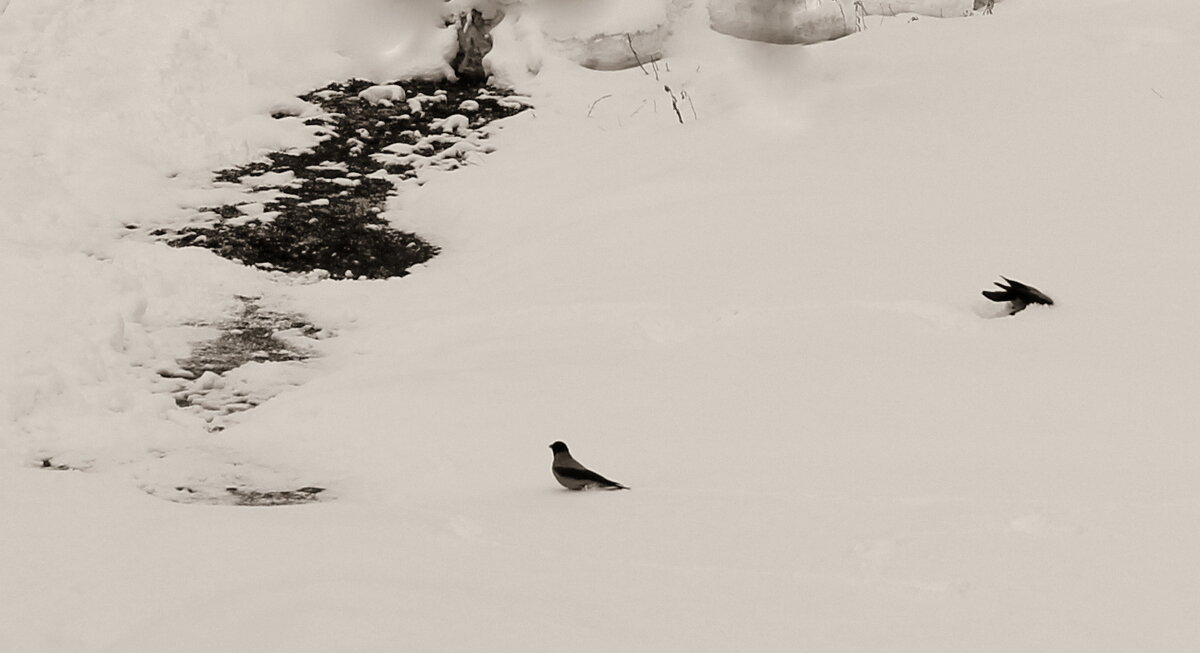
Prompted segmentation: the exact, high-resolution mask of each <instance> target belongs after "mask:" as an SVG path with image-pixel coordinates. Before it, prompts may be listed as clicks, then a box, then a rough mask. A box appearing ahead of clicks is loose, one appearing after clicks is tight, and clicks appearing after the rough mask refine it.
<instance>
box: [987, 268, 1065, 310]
mask: <svg viewBox="0 0 1200 653" xmlns="http://www.w3.org/2000/svg"><path fill="white" fill-rule="evenodd" d="M1000 278H1001V279H1004V280H1005V281H1007V282H1008V285H1005V284H1002V283H1000V282H998V281H997V282H996V283H995V285H996V286H998V287H999V288H1000V290H985V291H983V296H984V297H987V298H988V299H990V300H992V301H994V302H1008V305H1009V311H1008V314H1009V315H1016V314H1017V313H1020V312H1021V311H1023V310H1025V307H1026V306H1029V305H1030V304H1045V305H1047V306H1053V305H1054V300H1053V299H1050V296H1049V295H1047V294H1046V293H1044V292H1042V291H1040V290H1038V289H1037V288H1034V287H1033V286H1027V285H1025V284H1023V283H1021V282H1020V281H1013V280H1012V279H1009V278H1008V277H1003V276H1002V277H1000Z"/></svg>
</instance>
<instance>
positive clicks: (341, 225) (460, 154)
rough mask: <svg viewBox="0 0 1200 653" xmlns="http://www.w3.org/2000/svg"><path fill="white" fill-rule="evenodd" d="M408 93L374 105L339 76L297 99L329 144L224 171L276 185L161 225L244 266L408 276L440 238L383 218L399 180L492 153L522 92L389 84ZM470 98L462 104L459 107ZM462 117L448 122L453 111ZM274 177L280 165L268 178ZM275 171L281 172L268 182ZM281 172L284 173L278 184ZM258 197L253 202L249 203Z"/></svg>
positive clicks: (171, 238) (234, 179)
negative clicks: (258, 197)
mask: <svg viewBox="0 0 1200 653" xmlns="http://www.w3.org/2000/svg"><path fill="white" fill-rule="evenodd" d="M394 83H395V84H396V85H398V86H401V87H402V88H403V89H404V91H405V92H406V95H407V99H406V100H404V101H394V102H371V101H368V100H366V99H363V98H360V97H359V93H360V92H361V91H364V90H365V89H367V88H368V87H371V86H373V84H372V83H371V82H367V81H363V80H350V81H348V82H345V83H335V84H330V85H329V86H326V87H325V88H322V89H320V90H317V91H313V92H312V93H308V94H306V95H302V96H300V99H302V100H304V101H305V102H307V103H309V104H310V105H312V106H313V107H314V109H313V110H312V111H309V112H306V113H305V116H308V117H303V116H297V115H292V114H290V113H287V112H277V113H275V114H273V117H274V118H276V119H278V120H303V121H304V123H305V124H307V125H309V126H312V127H317V128H319V130H320V132H321V135H322V136H323V140H321V141H320V142H319V143H318V144H317V145H316V146H314V147H313V148H311V149H310V150H304V151H288V152H275V153H272V154H270V155H268V157H267V159H266V160H263V161H255V162H253V163H249V164H246V165H244V166H238V167H236V168H229V169H226V170H219V171H217V172H216V173H215V175H214V180H215V181H216V182H224V183H238V184H242V185H245V186H246V187H247V188H248V189H250V190H254V191H271V190H274V191H278V194H277V195H276V196H275V197H274V199H272V200H270V201H268V202H264V203H261V204H259V203H249V202H248V203H245V204H241V205H230V204H226V205H222V206H213V207H203V208H201V209H200V211H201V213H200V222H199V223H197V224H193V225H190V226H186V227H183V228H181V229H178V230H177V231H174V232H172V231H168V230H158V231H156V232H154V235H155V236H159V237H163V238H165V240H166V241H167V242H168V243H169V244H171V245H174V246H177V247H185V246H193V245H194V246H199V247H205V248H208V249H211V250H213V251H215V252H216V253H218V254H220V255H221V256H223V257H226V258H230V259H236V260H240V261H241V262H243V263H245V264H247V265H254V266H259V267H263V268H266V269H276V270H281V271H284V272H312V271H315V270H324V271H327V272H328V273H330V275H332V276H333V277H335V278H371V279H382V278H388V277H397V276H404V275H405V274H406V273H407V270H408V269H409V268H410V267H412V266H414V265H418V264H420V263H424V262H425V261H427V260H429V259H430V258H432V257H433V256H434V255H435V254H437V252H438V248H437V246H435V245H433V244H431V243H428V242H426V241H425V240H423V239H422V238H421V237H419V236H417V235H415V234H411V233H407V232H403V231H399V230H396V229H393V228H392V227H391V226H389V224H388V222H387V220H385V219H383V218H382V217H380V213H382V212H383V210H384V208H385V204H386V202H387V198H388V196H389V195H390V194H392V193H393V192H394V190H395V184H396V183H397V182H399V181H402V180H404V179H411V178H413V177H416V176H417V174H418V173H417V171H418V169H420V168H426V167H433V168H437V169H443V170H453V169H455V168H457V167H459V166H461V165H463V163H464V162H465V161H466V160H467V157H468V156H470V155H472V154H474V153H486V152H488V151H490V148H489V147H487V146H485V145H483V144H482V141H483V140H484V139H486V137H487V134H486V133H485V132H483V131H481V128H482V127H483V126H485V125H487V124H488V123H490V122H492V121H493V120H497V119H500V118H505V117H508V116H511V115H514V114H516V113H518V112H520V111H522V110H523V109H525V108H526V107H527V106H528V104H527V103H526V102H525V101H524V99H523V98H519V97H516V96H512V95H510V94H508V93H507V92H505V91H499V90H496V89H491V88H488V87H486V86H479V85H472V84H464V83H449V82H411V81H410V82H394ZM464 102H465V103H466V104H464ZM455 115H458V116H462V118H456V119H452V121H451V122H450V123H446V119H447V118H450V117H451V116H455ZM267 173H285V174H284V175H282V176H281V175H268V176H267V177H266V178H263V175H265V174H267ZM273 178H274V179H273ZM279 179H283V181H278V180H279ZM251 204H253V206H251Z"/></svg>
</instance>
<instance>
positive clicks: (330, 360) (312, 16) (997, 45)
mask: <svg viewBox="0 0 1200 653" xmlns="http://www.w3.org/2000/svg"><path fill="white" fill-rule="evenodd" d="M435 4H436V3H435ZM1150 4H1153V5H1154V6H1153V7H1151V6H1149V5H1150ZM4 5H5V3H3V2H0V8H2V9H3V13H2V14H0V228H2V229H3V238H0V276H2V277H3V278H4V279H5V283H3V284H0V305H2V306H3V307H4V316H5V318H4V319H3V320H2V321H0V325H2V326H0V357H2V358H0V361H2V367H0V393H2V401H0V651H6V652H7V651H13V652H21V653H25V652H33V653H50V652H55V653H57V652H63V653H93V652H106V653H140V652H145V653H167V652H170V653H176V652H179V653H182V652H193V651H194V652H197V653H198V652H211V651H237V652H241V651H246V652H251V651H254V652H258V651H268V650H271V651H273V650H279V651H293V652H306V651H313V652H317V651H320V652H349V651H354V652H367V651H371V652H375V651H380V652H383V651H389V652H390V651H397V650H405V651H522V652H525V651H549V650H556V651H561V650H567V651H574V652H578V653H582V652H584V651H602V650H603V651H620V650H624V651H655V652H658V651H689V652H695V651H739V650H746V651H796V650H806V651H872V652H888V653H891V652H899V651H912V652H931V651H937V652H947V653H949V652H961V651H970V652H981V651H997V652H1001V651H1003V652H1012V651H1055V652H1065V651H1079V652H1085V651H1086V652H1097V651H1111V652H1127V651H1181V652H1182V651H1195V650H1196V649H1197V647H1200V619H1197V618H1196V615H1197V614H1200V556H1198V554H1197V551H1200V438H1198V437H1197V435H1198V434H1200V409H1197V407H1196V397H1197V396H1200V346H1197V344H1196V333H1197V332H1198V329H1200V309H1198V308H1197V304H1196V301H1195V298H1196V297H1197V296H1200V274H1197V271H1198V270H1197V253H1196V243H1197V242H1200V208H1197V207H1200V186H1198V185H1197V183H1196V180H1197V173H1198V172H1200V163H1198V162H1197V149H1196V143H1198V142H1200V122H1197V120H1196V116H1197V113H1198V110H1200V109H1198V107H1200V6H1197V5H1196V4H1195V3H1191V2H1184V1H1183V0H1163V2H1159V3H1135V2H1129V1H1125V0H1059V1H1058V2H1035V1H1034V0H1007V1H1006V2H1004V3H1002V4H1001V5H998V6H997V9H996V13H995V14H994V15H992V16H986V17H985V16H977V17H973V18H968V19H953V20H938V19H933V18H925V17H922V18H921V19H919V20H916V21H910V20H909V18H908V17H903V16H902V17H897V18H887V19H884V18H880V17H876V16H872V17H869V18H868V21H867V23H868V29H867V30H866V31H865V32H862V33H859V34H856V35H853V36H851V37H848V38H845V39H842V40H839V41H835V42H831V43H826V44H822V45H819V46H809V47H799V46H772V45H765V44H757V43H751V42H745V41H738V40H735V39H731V38H729V37H724V36H720V35H717V34H714V33H712V32H710V31H708V30H706V29H704V28H703V25H702V24H700V25H695V24H690V22H702V21H703V16H702V15H699V16H696V15H692V16H690V17H688V18H686V19H685V23H688V24H682V25H681V26H680V28H679V29H678V30H677V33H676V38H675V40H674V41H673V43H672V47H671V50H670V51H671V54H670V55H669V56H668V58H667V59H666V60H665V61H663V62H660V63H659V65H658V73H659V75H660V79H657V80H656V79H655V78H654V77H652V76H649V75H645V74H643V72H642V71H640V70H638V69H637V68H634V69H632V70H626V71H622V72H594V71H587V70H583V69H580V68H578V67H576V66H574V65H571V64H569V63H568V62H566V61H563V60H561V59H558V58H556V57H555V55H554V54H553V52H552V51H550V50H549V49H546V48H543V47H541V46H540V45H539V44H537V43H533V42H528V43H523V44H511V43H510V44H509V45H508V46H503V47H502V44H501V43H498V45H497V48H498V50H500V52H501V53H502V54H503V55H504V57H506V59H504V61H506V62H519V65H518V63H513V64H512V66H513V69H510V70H508V71H507V72H509V73H511V76H512V77H514V78H516V79H518V80H519V81H520V83H521V86H520V90H521V91H522V92H523V93H525V94H527V95H529V96H531V97H532V98H533V101H534V103H535V105H536V108H535V109H534V110H533V111H529V112H525V113H523V114H521V115H519V116H517V117H516V118H513V119H511V120H510V121H507V124H506V125H505V127H504V129H501V130H498V131H497V132H496V133H495V135H494V136H493V141H492V142H493V143H494V144H495V145H496V146H497V147H498V151H497V152H496V153H494V154H491V155H488V156H487V157H483V158H480V159H479V160H478V161H477V163H478V164H479V165H473V166H467V167H465V168H463V169H461V170H459V171H455V172H453V173H447V174H445V175H442V176H438V177H436V178H433V179H432V180H431V181H429V182H428V183H426V184H425V185H424V186H421V187H416V186H411V187H407V188H405V189H404V191H403V193H402V194H401V195H400V196H398V197H397V198H396V199H395V202H394V205H393V208H394V210H393V211H392V212H391V213H390V214H389V215H390V217H391V219H392V220H393V222H394V223H395V225H396V226H397V227H399V228H403V229H407V230H412V231H415V232H417V233H419V234H421V235H423V236H424V237H426V238H428V239H429V240H431V241H432V242H434V243H436V244H437V245H439V246H441V247H442V249H443V252H442V254H441V255H439V256H438V257H436V258H435V259H433V260H432V261H431V262H430V263H429V264H428V265H427V266H426V267H424V268H422V269H420V270H417V271H416V272H415V273H414V274H412V275H411V276H409V277H406V278H403V279H393V280H389V281H364V282H323V283H317V284H300V283H288V282H286V281H283V280H280V279H278V278H273V277H271V276H269V275H266V274H264V273H261V272H256V271H253V270H249V269H246V268H242V267H240V266H238V265H236V264H234V263H231V262H228V261H224V260H221V259H218V258H217V257H215V256H214V255H212V254H211V253H209V252H207V251H202V250H196V249H182V250H181V249H171V248H168V247H166V246H163V245H158V244H151V243H146V242H142V241H141V240H139V239H136V238H124V237H123V235H124V234H125V233H126V230H125V229H124V225H126V224H137V225H143V226H145V225H153V224H156V223H160V222H161V223H168V222H170V221H171V220H173V219H175V218H178V216H179V215H181V214H182V213H183V212H185V211H186V210H187V209H188V208H189V207H195V206H197V205H199V204H201V203H203V201H204V200H205V198H206V197H209V196H210V195H211V193H212V192H214V191H212V190H206V185H207V182H208V179H209V172H210V171H211V170H213V169H215V168H218V167H222V166H228V165H233V164H238V163H242V162H245V161H247V160H249V159H251V158H253V157H255V156H256V155H258V154H260V153H262V152H264V151H266V150H268V149H273V148H279V147H285V146H296V145H303V144H304V143H305V142H306V141H305V139H306V138H308V136H307V132H296V131H291V130H290V129H289V128H288V127H287V126H286V125H287V121H273V120H271V119H270V118H269V113H270V111H271V109H272V107H274V106H279V105H282V104H286V103H288V102H289V100H290V98H292V97H293V96H294V95H296V94H298V93H302V92H304V91H307V90H311V89H313V88H317V87H319V86H321V85H323V84H325V83H327V82H330V81H335V80H340V79H344V78H347V77H350V76H352V75H358V76H365V77H371V78H374V79H377V80H379V81H389V80H391V79H394V78H396V77H400V76H404V75H407V74H422V75H428V74H436V72H437V71H438V70H439V67H440V66H441V65H442V63H441V62H442V55H443V52H444V48H445V47H446V45H447V43H448V41H447V40H446V39H445V38H443V37H444V33H441V32H437V31H436V30H435V27H436V26H437V25H440V22H439V19H438V17H437V16H436V12H435V13H434V14H430V13H429V12H428V11H426V9H427V7H425V6H419V7H418V6H417V5H416V3H401V2H391V1H385V0H344V1H343V2H340V3H337V6H336V8H335V7H334V5H333V3H328V2H321V1H319V0H302V1H300V0H289V1H288V2H284V1H283V0H260V1H258V2H254V3H234V2H226V1H223V0H195V1H192V2H188V3H146V2H137V1H135V0H111V1H109V2H102V3H101V2H92V1H90V0H10V1H9V2H7V6H6V7H5V6H4ZM650 13H653V12H650ZM535 19H536V16H533V15H529V16H526V17H524V18H521V19H520V20H518V19H517V18H516V17H515V16H514V15H510V17H509V19H508V20H510V21H512V22H510V23H509V27H507V28H505V30H508V31H507V32H505V31H501V32H499V33H500V34H502V35H503V34H505V33H507V34H521V35H524V36H525V37H526V38H532V36H531V35H532V34H533V33H535V30H533V29H532V28H531V26H532V25H536V20H535ZM606 20H612V16H611V15H609V16H607V17H606ZM608 27H611V25H609V26H608ZM505 47H507V48H508V49H505ZM531 63H535V64H537V65H529V64H531ZM527 65H529V67H532V68H535V69H539V70H540V74H539V75H537V76H536V77H532V76H529V75H527V74H526V70H525V67H526V66H527ZM664 85H667V86H669V87H670V89H671V90H672V93H673V94H674V95H675V97H676V99H677V101H679V102H680V109H681V114H682V116H683V118H684V120H685V124H683V125H680V124H679V121H678V119H677V117H676V115H675V113H674V111H673V110H672V108H671V96H670V95H669V94H668V93H667V92H666V91H664V90H663V86H664ZM684 94H686V98H685V97H684ZM1001 274H1003V275H1007V276H1009V277H1012V278H1015V279H1019V280H1022V281H1025V282H1028V283H1031V284H1034V285H1036V286H1038V287H1039V288H1041V289H1042V290H1044V291H1046V292H1047V293H1048V294H1050V295H1051V296H1052V297H1054V299H1055V300H1056V302H1057V304H1056V305H1055V306H1054V307H1052V308H1044V307H1036V306H1035V307H1032V308H1030V309H1028V310H1026V311H1024V312H1023V313H1021V314H1020V315H1018V316H1016V317H1012V318H1007V317H1006V318H996V317H995V316H996V315H997V314H998V312H999V311H998V308H997V307H996V306H995V305H993V304H990V303H989V302H987V301H986V300H984V299H983V298H982V297H980V296H979V291H980V290H983V289H985V288H987V287H989V286H990V284H991V282H992V281H994V280H997V279H998V278H999V277H998V275H1001ZM235 295H250V296H262V300H261V303H262V304H263V305H264V306H265V307H267V308H278V309H280V310H289V311H300V312H303V313H305V314H306V315H308V316H309V317H310V318H311V319H312V320H313V321H314V322H316V323H317V324H318V325H319V326H321V327H324V328H326V329H329V330H331V331H332V332H335V333H336V337H333V338H330V339H326V340H322V341H319V342H318V343H316V346H317V347H318V349H319V353H320V354H321V356H320V357H319V358H317V359H314V360H312V361H310V362H308V363H306V364H303V365H297V364H294V363H288V364H282V363H281V364H268V365H262V366H260V367H258V368H255V369H253V370H250V371H246V372H244V373H243V374H244V375H245V378H246V379H247V380H248V381H249V382H254V383H257V384H259V385H260V386H269V387H271V388H273V390H274V391H278V392H279V394H278V396H276V397H275V398H274V399H272V400H271V401H269V402H267V403H266V404H264V405H262V406H261V407H259V408H256V409H254V410H252V411H248V412H245V413H241V414H239V415H238V416H236V418H234V419H233V422H234V424H233V425H232V426H230V427H229V428H227V429H226V430H224V431H221V432H219V433H210V432H208V431H207V430H206V428H205V424H204V422H203V420H202V419H200V418H199V417H198V416H197V415H196V414H194V413H192V412H189V411H185V410H180V409H179V408H178V407H176V405H175V403H174V401H173V400H172V398H171V396H170V395H169V394H166V393H165V392H164V391H163V384H164V383H165V382H166V381H165V380H164V379H162V378H161V377H160V376H159V375H158V374H157V372H158V371H160V370H165V369H170V368H171V367H172V366H173V365H174V361H175V359H177V358H181V357H184V356H186V354H187V352H188V342H189V340H195V339H199V338H202V337H207V336H206V334H204V333H202V332H203V329H199V328H198V327H195V326H189V324H194V323H196V322H203V321H211V320H212V319H215V318H217V317H219V316H221V315H223V314H227V313H228V312H230V311H234V310H236V309H237V307H238V305H239V304H238V301H237V299H236V298H235ZM209 335H210V334H209ZM554 440H564V441H566V442H568V443H569V444H570V445H571V446H572V450H573V451H574V453H575V454H576V456H577V457H578V458H579V459H580V460H582V461H583V462H584V463H585V464H588V465H590V466H592V467H593V468H595V469H596V470H597V471H600V472H601V473H603V474H605V475H607V476H609V477H611V478H613V479H615V480H617V481H620V482H622V483H625V484H627V485H630V486H631V487H632V488H633V489H632V490H631V491H629V492H620V493H601V492H593V493H570V492H566V491H563V490H561V488H559V487H558V486H557V484H555V482H554V480H553V478H552V476H551V474H550V470H549V469H548V467H549V463H550V451H549V449H548V448H547V445H548V444H549V443H550V442H552V441H554ZM42 460H50V461H52V463H53V464H55V465H63V466H67V467H71V468H74V469H81V470H86V471H54V470H43V469H39V467H40V465H41V461H42ZM231 485H239V486H245V487H253V488H257V489H262V490H269V489H293V488H297V487H301V486H320V487H325V488H328V489H327V491H326V493H325V494H323V495H322V497H328V499H329V500H327V501H324V502H321V503H316V504H310V505H303V506H288V507H278V508H236V507H230V506H214V505H200V504H184V503H176V502H171V501H166V500H163V498H162V497H164V496H169V495H170V494H171V492H172V491H173V489H174V488H176V487H193V488H215V489H218V490H219V489H221V488H224V487H227V486H231Z"/></svg>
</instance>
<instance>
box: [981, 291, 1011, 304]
mask: <svg viewBox="0 0 1200 653" xmlns="http://www.w3.org/2000/svg"><path fill="white" fill-rule="evenodd" d="M983 296H984V297H987V298H988V299H990V300H992V301H994V302H1006V301H1008V300H1010V299H1012V293H1010V292H1008V291H1007V290H985V291H983Z"/></svg>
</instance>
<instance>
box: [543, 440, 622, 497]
mask: <svg viewBox="0 0 1200 653" xmlns="http://www.w3.org/2000/svg"><path fill="white" fill-rule="evenodd" d="M550 450H551V451H553V452H554V462H552V463H550V471H552V472H554V480H556V481H558V484H559V485H561V486H563V487H565V488H567V489H568V490H591V489H600V490H628V489H629V488H627V487H625V486H624V485H621V484H620V483H617V482H615V481H610V480H608V479H607V478H604V477H603V476H601V475H599V474H597V473H596V472H593V471H592V470H590V469H588V468H587V467H584V466H583V465H581V464H579V461H578V460H575V458H574V457H572V456H571V452H570V450H568V449H567V445H566V444H564V443H562V442H555V443H554V444H552V445H550Z"/></svg>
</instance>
